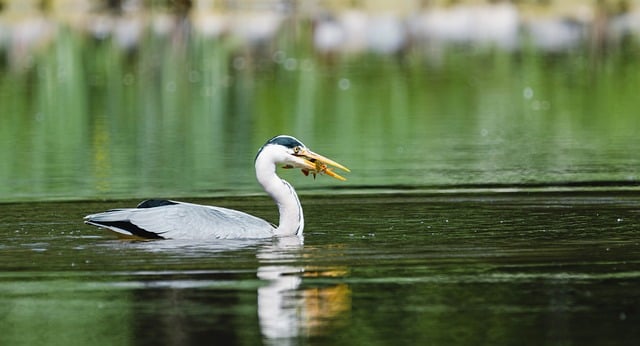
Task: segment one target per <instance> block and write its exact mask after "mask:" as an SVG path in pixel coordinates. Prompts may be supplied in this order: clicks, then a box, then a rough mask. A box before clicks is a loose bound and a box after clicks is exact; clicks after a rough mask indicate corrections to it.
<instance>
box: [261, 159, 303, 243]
mask: <svg viewBox="0 0 640 346" xmlns="http://www.w3.org/2000/svg"><path fill="white" fill-rule="evenodd" d="M255 167H256V177H257V178H258V182H259V183H260V185H262V187H263V188H264V190H265V191H266V192H267V193H268V194H269V196H271V198H273V200H274V201H275V202H276V204H277V205H278V211H279V212H280V224H279V225H278V228H276V230H275V235H278V236H290V235H302V230H303V229H304V216H303V214H302V206H301V205H300V200H299V199H298V195H297V194H296V191H295V190H294V189H293V186H291V185H290V184H289V183H287V182H286V181H284V180H282V179H280V177H278V175H277V174H276V164H275V163H274V162H272V161H270V160H269V159H265V158H264V157H261V156H258V157H257V158H256V162H255Z"/></svg>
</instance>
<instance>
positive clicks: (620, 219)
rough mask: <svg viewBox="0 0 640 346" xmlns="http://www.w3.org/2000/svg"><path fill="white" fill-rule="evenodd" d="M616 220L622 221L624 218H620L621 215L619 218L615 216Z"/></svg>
mask: <svg viewBox="0 0 640 346" xmlns="http://www.w3.org/2000/svg"><path fill="white" fill-rule="evenodd" d="M616 221H618V222H622V221H624V219H623V218H621V217H619V218H617V219H616Z"/></svg>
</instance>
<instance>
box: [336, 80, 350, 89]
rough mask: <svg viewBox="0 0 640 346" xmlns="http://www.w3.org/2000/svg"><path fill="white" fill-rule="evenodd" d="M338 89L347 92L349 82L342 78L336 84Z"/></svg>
mask: <svg viewBox="0 0 640 346" xmlns="http://www.w3.org/2000/svg"><path fill="white" fill-rule="evenodd" d="M338 87H339V88H340V89H341V90H347V89H349V88H350V87H351V81H350V80H348V79H347V78H342V79H340V81H339V82H338Z"/></svg>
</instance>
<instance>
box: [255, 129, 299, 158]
mask: <svg viewBox="0 0 640 346" xmlns="http://www.w3.org/2000/svg"><path fill="white" fill-rule="evenodd" d="M269 144H278V145H282V146H285V147H287V148H291V149H293V148H295V147H304V146H305V145H304V144H302V142H300V141H299V140H297V139H295V138H294V137H291V136H287V135H279V136H275V137H273V138H271V139H270V140H268V141H267V143H265V144H264V145H263V146H262V148H260V150H258V153H257V154H256V158H255V159H257V158H258V156H259V155H260V153H261V152H262V149H264V147H266V146H267V145H269ZM255 159H254V161H255Z"/></svg>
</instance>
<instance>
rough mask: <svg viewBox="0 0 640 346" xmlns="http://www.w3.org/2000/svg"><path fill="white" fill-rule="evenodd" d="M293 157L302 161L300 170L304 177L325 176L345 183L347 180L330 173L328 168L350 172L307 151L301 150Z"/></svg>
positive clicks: (328, 159)
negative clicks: (302, 165)
mask: <svg viewBox="0 0 640 346" xmlns="http://www.w3.org/2000/svg"><path fill="white" fill-rule="evenodd" d="M295 155H296V156H297V157H299V158H301V159H303V161H304V166H305V168H303V169H302V173H304V174H305V175H308V174H309V173H311V174H313V176H314V177H315V175H316V174H326V175H328V176H330V177H332V178H336V179H338V180H342V181H345V180H347V179H346V178H345V177H343V176H341V175H340V174H338V173H335V172H334V171H332V167H329V166H333V167H336V168H340V169H341V170H343V171H345V172H351V171H350V170H349V168H347V167H345V166H343V165H341V164H339V163H337V162H335V161H333V160H331V159H330V158H327V157H324V156H322V155H320V154H316V153H314V152H313V151H311V150H309V149H302V150H300V151H299V152H298V153H296V154H295Z"/></svg>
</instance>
